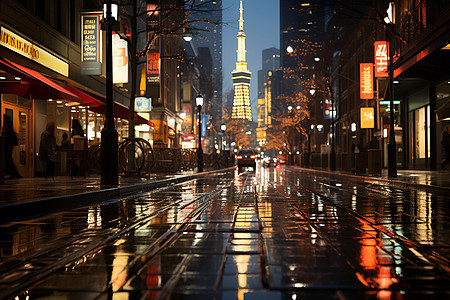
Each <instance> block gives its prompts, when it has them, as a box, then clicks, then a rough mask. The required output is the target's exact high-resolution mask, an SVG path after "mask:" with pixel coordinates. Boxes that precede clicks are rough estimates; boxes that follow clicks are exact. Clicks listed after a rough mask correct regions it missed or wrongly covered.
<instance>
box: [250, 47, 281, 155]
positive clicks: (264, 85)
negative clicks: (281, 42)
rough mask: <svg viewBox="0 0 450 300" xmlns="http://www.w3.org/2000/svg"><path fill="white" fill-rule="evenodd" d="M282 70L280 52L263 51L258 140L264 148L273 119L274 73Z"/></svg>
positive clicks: (260, 76)
mask: <svg viewBox="0 0 450 300" xmlns="http://www.w3.org/2000/svg"><path fill="white" fill-rule="evenodd" d="M279 68H280V50H279V49H277V48H269V49H264V50H263V51H262V70H259V71H258V121H257V124H258V125H257V128H256V140H257V142H258V145H260V146H264V144H265V143H266V140H267V130H268V128H269V126H270V125H271V117H272V106H273V105H272V101H273V100H274V98H273V93H272V79H273V75H274V71H275V70H277V69H279Z"/></svg>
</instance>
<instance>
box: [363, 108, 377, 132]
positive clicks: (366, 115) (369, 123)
mask: <svg viewBox="0 0 450 300" xmlns="http://www.w3.org/2000/svg"><path fill="white" fill-rule="evenodd" d="M360 113H361V128H362V129H364V128H374V127H375V112H374V108H373V107H361V112H360Z"/></svg>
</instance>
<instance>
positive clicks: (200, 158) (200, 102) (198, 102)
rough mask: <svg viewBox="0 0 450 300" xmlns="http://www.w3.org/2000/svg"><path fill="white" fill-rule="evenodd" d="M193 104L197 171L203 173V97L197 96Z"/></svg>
mask: <svg viewBox="0 0 450 300" xmlns="http://www.w3.org/2000/svg"><path fill="white" fill-rule="evenodd" d="M195 104H196V105H197V110H198V149H197V171H198V172H203V148H202V106H203V96H202V95H200V94H199V95H198V96H197V97H196V98H195Z"/></svg>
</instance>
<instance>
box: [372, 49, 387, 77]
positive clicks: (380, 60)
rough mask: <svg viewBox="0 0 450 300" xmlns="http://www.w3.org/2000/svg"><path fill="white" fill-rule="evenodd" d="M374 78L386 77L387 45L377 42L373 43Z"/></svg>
mask: <svg viewBox="0 0 450 300" xmlns="http://www.w3.org/2000/svg"><path fill="white" fill-rule="evenodd" d="M374 47H375V49H374V56H375V57H374V59H375V77H388V76H389V74H388V67H389V43H388V42H386V41H377V42H375V43H374Z"/></svg>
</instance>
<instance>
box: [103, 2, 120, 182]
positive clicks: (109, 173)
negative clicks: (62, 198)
mask: <svg viewBox="0 0 450 300" xmlns="http://www.w3.org/2000/svg"><path fill="white" fill-rule="evenodd" d="M105 4H106V15H105V21H106V115H105V125H104V127H103V130H102V133H101V138H102V142H101V146H100V149H101V185H117V184H118V183H119V166H118V152H119V150H118V141H119V136H118V133H117V130H116V128H115V125H114V111H113V78H112V73H113V72H112V66H113V59H112V29H113V28H112V26H113V22H114V21H115V20H114V19H113V16H112V1H111V0H108V1H107V2H106V3H105ZM116 11H117V7H116ZM116 18H117V16H116ZM116 20H117V19H116Z"/></svg>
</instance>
